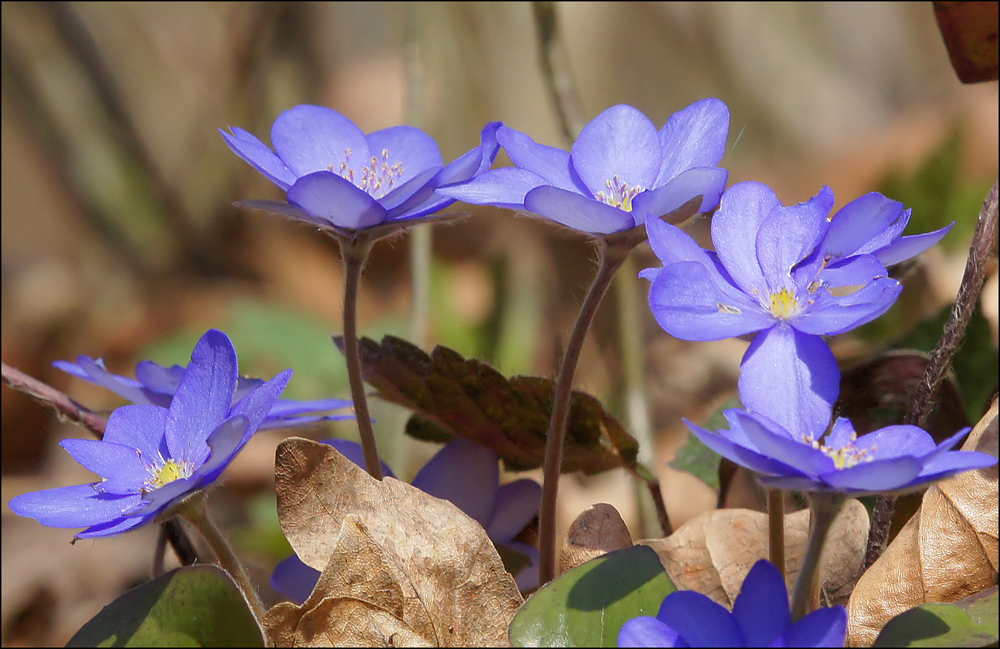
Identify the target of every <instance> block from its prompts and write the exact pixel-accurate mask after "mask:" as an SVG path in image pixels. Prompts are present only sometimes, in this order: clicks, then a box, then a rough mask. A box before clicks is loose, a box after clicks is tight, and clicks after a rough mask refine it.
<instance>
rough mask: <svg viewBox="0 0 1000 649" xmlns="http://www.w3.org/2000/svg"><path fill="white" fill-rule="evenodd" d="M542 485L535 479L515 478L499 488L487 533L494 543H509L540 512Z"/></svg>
mask: <svg viewBox="0 0 1000 649" xmlns="http://www.w3.org/2000/svg"><path fill="white" fill-rule="evenodd" d="M541 503H542V486H541V485H540V484H538V483H537V482H535V481H534V480H528V479H524V480H515V481H514V482H509V483H507V484H505V485H502V486H501V487H500V488H499V489H497V498H496V503H495V504H494V507H493V518H492V519H491V520H490V521H489V525H486V526H485V527H486V533H487V534H488V535H489V537H490V538H491V539H493V542H494V543H507V542H508V541H510V540H511V539H513V538H514V537H515V536H517V535H518V534H520V533H521V530H523V529H524V528H525V527H526V526H527V525H528V523H530V522H531V519H533V518H534V517H535V515H536V514H537V513H538V507H539V506H540V505H541Z"/></svg>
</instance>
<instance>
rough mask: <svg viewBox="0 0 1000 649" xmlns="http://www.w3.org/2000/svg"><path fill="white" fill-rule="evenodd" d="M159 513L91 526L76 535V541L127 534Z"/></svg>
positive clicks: (153, 518)
mask: <svg viewBox="0 0 1000 649" xmlns="http://www.w3.org/2000/svg"><path fill="white" fill-rule="evenodd" d="M158 513H159V512H156V511H153V512H150V513H144V514H134V515H130V516H122V517H119V518H116V519H114V520H112V521H109V522H107V523H101V524H99V525H92V526H91V527H88V528H87V529H85V530H84V531H82V532H80V533H79V534H77V535H76V538H78V539H91V538H97V537H101V536H114V535H116V534H121V533H123V532H128V531H129V530H133V529H135V528H137V527H142V526H143V525H145V524H146V523H149V522H150V521H153V520H155V519H156V515H157V514H158Z"/></svg>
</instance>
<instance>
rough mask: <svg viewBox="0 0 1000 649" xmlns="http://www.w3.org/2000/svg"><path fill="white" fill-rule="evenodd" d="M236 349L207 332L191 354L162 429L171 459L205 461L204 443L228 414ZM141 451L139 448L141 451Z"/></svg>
mask: <svg viewBox="0 0 1000 649" xmlns="http://www.w3.org/2000/svg"><path fill="white" fill-rule="evenodd" d="M236 368H237V364H236V349H235V348H234V347H233V343H232V341H231V340H229V337H228V336H227V335H226V334H224V333H222V332H221V331H218V330H216V329H209V330H208V331H207V332H206V333H205V335H204V336H202V337H201V340H199V341H198V344H197V345H195V348H194V351H193V352H192V353H191V363H190V364H189V365H188V367H187V371H186V372H185V373H184V378H183V379H182V380H181V384H180V386H179V387H178V388H177V394H175V395H174V400H173V401H171V402H170V408H169V409H168V410H167V422H166V426H165V428H164V430H165V435H164V437H165V439H166V441H167V449H168V450H169V452H170V458H172V459H174V460H177V461H179V462H194V463H195V464H201V463H202V462H203V461H204V455H203V453H204V447H205V440H206V439H208V436H209V435H210V434H211V433H212V431H213V430H215V427H216V426H218V425H219V423H220V422H222V421H223V420H224V419H226V417H227V416H228V414H229V407H230V406H231V405H232V403H233V392H234V391H235V390H236V376H237V371H236ZM140 450H141V449H140Z"/></svg>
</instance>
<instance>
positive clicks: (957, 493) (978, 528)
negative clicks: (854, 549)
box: [848, 398, 998, 646]
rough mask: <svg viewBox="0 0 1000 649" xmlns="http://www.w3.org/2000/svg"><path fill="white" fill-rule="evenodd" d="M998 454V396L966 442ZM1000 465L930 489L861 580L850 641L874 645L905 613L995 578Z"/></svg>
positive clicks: (950, 599) (993, 581)
mask: <svg viewBox="0 0 1000 649" xmlns="http://www.w3.org/2000/svg"><path fill="white" fill-rule="evenodd" d="M962 449H963V450H975V451H981V452H983V453H990V454H992V455H994V456H996V455H997V400H996V399H995V398H994V400H993V404H992V406H991V407H990V410H989V411H988V412H987V413H986V415H984V416H983V418H982V419H981V420H980V421H979V423H978V424H976V427H975V429H973V431H972V433H971V434H970V435H969V438H968V439H967V440H966V441H965V444H964V445H963V446H962ZM997 495H998V493H997V466H996V465H993V466H992V467H989V468H986V469H979V470H976V471H966V472H965V473H962V474H960V475H957V476H955V477H953V478H950V479H948V480H944V481H942V482H939V483H937V484H936V485H934V486H932V487H931V488H929V489H928V490H927V492H926V493H925V494H924V498H923V502H922V503H921V506H920V510H919V511H918V512H917V513H916V514H915V515H914V516H913V518H911V519H910V521H909V522H908V523H907V524H906V526H904V527H903V529H902V530H901V531H900V533H899V535H898V536H897V537H896V538H895V540H894V541H893V542H892V543H890V544H889V547H888V548H886V551H885V553H884V554H883V555H882V556H881V557H879V559H878V561H876V562H875V563H874V564H873V565H872V566H871V568H869V569H868V571H867V572H866V573H865V574H864V576H863V577H862V578H861V579H860V580H859V581H858V584H857V586H856V587H855V589H854V593H853V594H852V595H851V601H850V604H849V605H848V612H849V614H850V625H849V629H848V639H849V642H850V644H852V645H862V646H868V645H871V644H872V642H874V640H875V638H876V636H878V633H879V630H880V629H881V628H882V627H883V626H884V625H885V624H886V623H887V622H888V621H889V620H890V619H892V618H893V617H895V616H896V615H899V614H900V613H902V612H903V611H906V610H908V609H911V608H913V607H915V606H919V605H920V604H925V603H928V602H954V601H956V600H959V599H962V598H963V597H967V596H969V595H972V594H974V593H978V592H979V591H981V590H984V589H986V588H989V587H990V586H994V585H996V583H997V528H998V525H997Z"/></svg>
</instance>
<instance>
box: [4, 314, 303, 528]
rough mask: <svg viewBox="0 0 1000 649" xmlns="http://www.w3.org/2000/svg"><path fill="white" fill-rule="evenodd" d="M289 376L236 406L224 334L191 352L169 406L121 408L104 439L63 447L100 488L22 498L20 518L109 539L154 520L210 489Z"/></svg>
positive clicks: (213, 334)
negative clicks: (190, 497)
mask: <svg viewBox="0 0 1000 649" xmlns="http://www.w3.org/2000/svg"><path fill="white" fill-rule="evenodd" d="M291 375H292V372H291V370H285V371H284V372H282V373H281V374H279V375H278V376H276V377H274V378H273V379H271V380H270V381H267V382H266V383H261V384H260V385H257V386H256V387H254V388H252V389H250V390H249V391H247V392H246V394H244V395H243V396H242V398H240V399H238V400H236V401H235V402H234V395H235V393H236V388H237V384H238V372H237V361H236V350H235V349H234V348H233V344H232V342H231V341H230V340H229V338H228V337H227V336H226V335H225V334H224V333H222V332H221V331H215V330H211V331H209V332H208V333H206V334H205V335H204V336H203V337H202V338H201V340H200V341H198V344H197V346H196V347H195V348H194V352H193V353H192V354H191V363H190V364H189V365H188V366H187V368H186V369H185V370H184V372H183V376H182V377H181V379H180V381H179V383H178V386H177V389H176V391H175V393H174V395H173V399H172V400H171V401H170V405H169V406H168V407H162V406H157V405H152V404H140V405H129V406H122V407H121V408H118V409H117V410H115V411H114V412H113V413H111V416H110V417H109V418H108V425H107V429H106V431H105V434H104V439H102V440H86V439H67V440H63V442H62V443H61V446H62V447H63V448H65V449H66V450H67V451H68V452H69V453H70V455H72V456H73V458H74V459H75V460H76V461H78V462H79V463H80V464H82V465H83V466H84V467H86V468H87V469H89V470H91V471H93V472H94V473H96V474H98V475H99V476H101V478H102V479H101V481H100V482H95V483H92V484H84V485H77V486H73V487H59V488H56V489H47V490H45V491H36V492H32V493H27V494H24V495H21V496H17V497H15V498H13V499H11V501H10V508H11V509H12V510H13V511H14V513H16V514H19V515H21V516H27V517H30V518H34V519H36V520H38V521H39V522H40V523H42V524H43V525H48V526H51V527H66V528H76V527H84V528H86V529H85V530H83V531H82V532H80V533H79V534H77V537H78V538H88V537H96V536H111V535H114V534H119V533H121V532H126V531H128V530H131V529H133V528H136V527H139V526H141V525H144V524H145V523H148V522H150V521H153V520H155V519H156V518H157V517H158V516H159V515H160V514H162V513H166V512H169V511H170V510H171V509H172V508H173V507H174V506H175V505H177V504H178V503H180V502H181V501H183V500H184V499H185V498H187V497H188V496H190V495H191V494H193V493H194V492H196V491H198V490H200V489H204V488H205V487H208V486H209V485H211V484H212V483H213V482H214V481H215V480H216V479H217V478H218V477H219V476H220V475H221V474H222V472H223V470H224V469H225V468H226V467H227V466H228V465H229V463H230V462H231V461H232V459H233V458H234V457H235V456H236V454H237V453H238V452H239V451H240V449H242V448H243V446H244V445H245V444H246V443H247V441H249V439H250V437H251V436H252V435H253V434H254V432H256V431H257V429H258V428H260V425H261V423H263V421H264V420H265V418H266V417H267V416H268V413H269V412H270V411H271V409H272V408H273V407H274V404H275V403H277V401H278V398H279V397H280V396H281V393H282V391H283V390H284V389H285V386H286V385H287V384H288V380H289V379H290V378H291Z"/></svg>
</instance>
